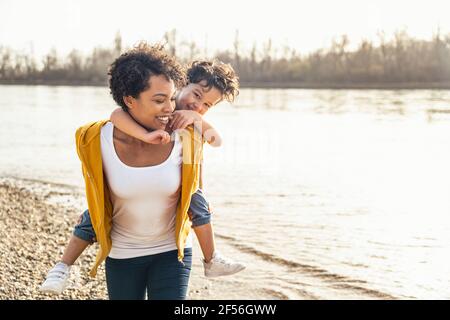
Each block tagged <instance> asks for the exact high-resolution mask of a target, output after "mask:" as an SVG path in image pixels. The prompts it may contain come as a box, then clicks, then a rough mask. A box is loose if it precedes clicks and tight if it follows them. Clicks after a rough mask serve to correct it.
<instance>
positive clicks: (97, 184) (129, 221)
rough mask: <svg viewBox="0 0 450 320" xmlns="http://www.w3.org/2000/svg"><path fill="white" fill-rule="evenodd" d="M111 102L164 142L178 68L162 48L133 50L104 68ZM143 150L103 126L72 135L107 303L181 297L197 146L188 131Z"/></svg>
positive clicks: (102, 123)
mask: <svg viewBox="0 0 450 320" xmlns="http://www.w3.org/2000/svg"><path fill="white" fill-rule="evenodd" d="M109 75H110V80H109V86H110V89H111V94H112V96H113V98H114V100H115V102H116V103H117V104H118V105H120V106H121V107H122V108H123V109H124V110H125V111H127V112H128V113H129V114H130V116H131V117H133V119H134V120H135V121H136V122H137V123H139V124H141V125H142V126H143V127H145V128H147V129H148V130H155V131H157V132H158V133H159V138H160V139H161V141H163V142H168V141H169V139H170V136H169V133H167V132H165V131H164V130H165V128H166V125H167V124H168V122H169V116H170V114H171V113H172V112H173V110H174V107H175V105H174V95H175V88H176V87H181V86H183V84H184V73H183V70H182V68H181V67H180V65H179V64H178V63H177V62H176V61H175V60H174V58H173V57H171V56H169V55H168V54H167V53H166V52H165V51H164V50H163V49H162V48H161V47H158V46H153V47H151V46H148V45H146V44H140V45H138V46H137V47H135V48H134V49H132V50H130V51H128V52H126V53H124V54H122V55H121V56H120V57H119V58H117V59H116V61H114V63H113V64H112V65H111V69H110V72H109ZM173 137H174V139H173V140H174V141H173V142H169V143H163V144H148V143H144V142H142V141H140V140H138V139H136V138H133V137H131V136H129V135H127V134H125V133H124V132H121V131H120V130H118V129H117V128H115V127H114V126H113V125H112V123H110V122H108V121H99V122H95V123H91V124H88V125H86V126H83V127H81V128H79V129H78V130H77V133H76V139H77V152H78V155H79V157H80V160H81V162H82V165H83V175H84V178H85V182H86V195H87V200H88V206H89V212H90V216H91V220H92V225H93V227H94V230H95V234H96V237H97V241H98V242H99V245H100V249H99V252H98V254H97V259H96V263H95V266H94V268H93V270H92V272H91V274H92V275H95V273H96V270H97V268H98V266H99V264H100V263H102V261H104V260H105V259H106V263H105V270H106V281H107V287H108V295H109V297H110V299H144V298H145V294H146V293H147V295H148V298H150V299H184V298H185V297H186V293H187V287H188V282H189V275H190V270H191V264H192V260H191V259H192V244H191V238H190V236H189V231H190V227H191V225H190V221H189V217H188V214H187V211H188V208H189V204H190V199H191V196H192V194H193V193H195V191H196V190H197V189H198V183H199V164H200V159H201V155H202V140H201V136H200V135H199V134H196V131H194V130H193V129H192V128H189V129H188V130H187V131H184V132H183V133H182V136H179V135H176V134H174V135H173Z"/></svg>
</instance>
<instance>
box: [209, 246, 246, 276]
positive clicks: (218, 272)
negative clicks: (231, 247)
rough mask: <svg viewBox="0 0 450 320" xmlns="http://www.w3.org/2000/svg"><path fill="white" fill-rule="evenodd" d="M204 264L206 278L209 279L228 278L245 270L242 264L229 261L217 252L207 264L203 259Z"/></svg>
mask: <svg viewBox="0 0 450 320" xmlns="http://www.w3.org/2000/svg"><path fill="white" fill-rule="evenodd" d="M202 262H203V267H204V268H205V276H206V277H209V278H212V277H220V276H228V275H230V274H235V273H237V272H239V271H242V270H244V269H245V265H243V264H242V263H239V262H234V261H232V260H229V259H227V258H226V257H224V256H221V255H220V254H219V253H216V252H214V255H213V257H212V259H211V261H209V262H205V260H203V259H202Z"/></svg>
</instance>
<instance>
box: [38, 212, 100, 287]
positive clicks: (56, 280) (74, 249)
mask: <svg viewBox="0 0 450 320" xmlns="http://www.w3.org/2000/svg"><path fill="white" fill-rule="evenodd" d="M94 241H95V232H94V229H93V227H92V223H91V218H90V216H89V211H88V210H86V211H85V212H84V213H83V214H82V216H81V220H80V222H79V223H78V224H77V225H76V226H75V229H74V232H73V235H72V237H71V238H70V240H69V244H68V245H67V246H66V249H65V250H64V254H63V256H62V258H61V261H60V262H58V263H57V264H56V265H55V266H54V267H53V268H52V269H50V271H49V272H48V274H47V276H46V278H45V281H44V282H43V283H42V285H41V286H40V288H39V290H40V291H42V292H48V293H56V294H60V293H62V292H63V291H64V289H65V288H66V287H67V286H68V284H69V278H70V268H71V266H72V265H73V264H74V262H75V261H76V260H77V259H78V257H79V256H80V255H81V253H83V251H84V250H85V249H86V247H87V246H89V245H90V244H91V243H93V242H94Z"/></svg>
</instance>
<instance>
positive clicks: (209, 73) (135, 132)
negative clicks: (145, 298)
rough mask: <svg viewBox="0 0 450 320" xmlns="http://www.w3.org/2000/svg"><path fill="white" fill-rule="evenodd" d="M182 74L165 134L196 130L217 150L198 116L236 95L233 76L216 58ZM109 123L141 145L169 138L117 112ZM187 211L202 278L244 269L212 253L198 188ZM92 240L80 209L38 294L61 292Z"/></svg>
mask: <svg viewBox="0 0 450 320" xmlns="http://www.w3.org/2000/svg"><path fill="white" fill-rule="evenodd" d="M187 75H188V85H187V86H185V87H184V88H183V89H181V91H180V92H179V94H178V95H177V97H176V99H175V103H176V111H175V112H174V113H173V116H172V118H171V119H170V122H169V123H168V127H166V130H168V131H175V130H177V129H184V128H186V127H187V126H188V125H191V124H194V125H195V127H196V128H197V129H198V128H200V130H201V132H202V134H203V137H204V140H206V141H207V142H208V143H209V144H210V145H212V146H215V147H218V146H220V145H221V138H220V135H219V134H218V132H217V131H216V130H215V129H214V128H213V127H212V126H211V125H210V124H209V123H208V122H207V121H205V120H204V119H203V118H202V115H204V114H205V113H206V112H208V110H209V109H210V108H211V107H213V106H214V105H216V104H218V103H219V102H221V101H223V100H227V101H229V102H232V101H233V100H234V98H235V97H236V96H237V95H238V93H239V90H238V88H239V82H238V77H237V76H236V74H235V72H234V70H233V69H232V67H231V66H230V65H227V64H224V63H222V62H219V61H216V60H215V61H212V62H210V61H200V62H199V61H197V62H193V63H192V64H191V66H190V68H189V69H188V74H187ZM111 121H112V122H113V124H114V125H115V126H117V127H118V128H119V129H120V130H121V131H123V132H125V133H127V134H129V135H130V136H133V137H135V138H138V139H140V140H142V141H144V142H147V143H153V144H158V143H168V142H170V136H169V135H168V134H167V132H166V131H163V130H156V131H152V132H148V131H147V130H146V129H145V128H143V127H141V126H140V125H139V124H138V123H137V122H135V121H134V120H133V119H132V118H131V116H130V115H129V114H128V113H127V112H125V111H124V110H122V109H120V108H117V109H116V110H115V111H114V112H113V113H112V114H111ZM200 186H201V183H200ZM189 213H190V217H191V220H192V227H193V229H194V232H195V234H196V236H197V239H198V242H199V244H200V248H201V250H202V252H203V256H204V259H203V260H202V262H203V266H204V273H205V276H206V277H217V276H223V275H231V274H234V273H237V272H239V271H241V270H243V269H244V268H245V266H244V265H243V264H241V263H237V262H233V261H231V260H229V259H227V258H226V257H224V256H222V255H220V254H219V253H218V252H217V251H216V249H215V242H214V233H213V229H212V224H211V212H210V209H209V204H208V202H207V201H206V199H205V197H204V195H203V192H202V190H201V189H199V190H197V192H196V193H195V194H194V195H193V196H192V198H191V205H190V208H189ZM93 242H95V233H94V230H93V227H92V224H91V220H90V216H89V212H88V210H86V211H85V212H84V213H83V214H82V216H81V217H80V221H79V223H78V224H77V225H76V226H75V230H74V232H73V235H72V237H71V239H70V240H69V244H68V245H67V247H66V249H65V251H64V254H63V256H62V258H61V261H60V262H58V263H57V264H56V265H55V266H54V267H53V268H52V269H51V270H50V271H49V273H48V274H47V277H46V279H45V281H44V283H43V284H42V285H41V287H40V291H43V292H50V293H57V294H59V293H62V292H63V291H64V289H65V288H66V287H67V285H68V280H69V277H70V268H71V266H72V265H73V264H74V263H75V261H76V260H77V259H78V257H79V256H80V255H81V254H82V252H83V251H84V250H85V249H86V248H87V247H88V246H89V245H90V244H92V243H93Z"/></svg>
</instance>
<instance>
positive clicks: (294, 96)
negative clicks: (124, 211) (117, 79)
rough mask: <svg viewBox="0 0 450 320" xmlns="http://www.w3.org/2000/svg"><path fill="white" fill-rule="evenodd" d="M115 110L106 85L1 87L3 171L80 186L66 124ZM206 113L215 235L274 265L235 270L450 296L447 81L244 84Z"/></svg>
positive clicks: (287, 282) (315, 285) (373, 291)
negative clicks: (413, 86)
mask: <svg viewBox="0 0 450 320" xmlns="http://www.w3.org/2000/svg"><path fill="white" fill-rule="evenodd" d="M114 108H115V106H114V103H113V100H112V99H111V97H110V96H109V92H108V89H107V88H102V87H47V86H0V118H1V124H2V125H1V126H0V176H13V177H19V178H25V179H36V180H43V181H48V182H55V183H64V184H68V185H74V186H77V187H79V188H80V190H81V189H82V188H83V181H82V177H81V171H80V163H79V160H78V157H77V155H76V151H75V143H74V134H75V130H76V129H77V127H79V126H80V125H82V124H84V123H87V122H90V121H94V120H98V119H104V118H108V117H109V114H110V112H111V111H112V110H113V109H114ZM207 118H208V120H209V121H210V122H211V123H212V124H214V125H215V126H216V127H217V129H218V130H219V131H220V132H221V134H222V136H223V139H224V145H223V146H222V147H221V148H215V149H214V148H211V147H208V146H206V147H205V172H204V175H205V189H206V192H207V195H208V198H209V199H210V201H211V203H212V206H213V208H214V211H215V214H214V223H215V226H216V232H217V234H218V237H220V238H221V239H224V240H226V241H228V242H229V243H230V244H232V245H234V246H235V247H236V248H238V249H241V250H243V251H245V252H247V253H251V254H254V255H256V256H258V257H259V258H263V259H265V260H266V261H267V262H268V263H270V264H273V268H268V269H265V270H259V272H255V273H254V274H253V275H250V274H249V275H248V276H247V279H244V280H246V281H262V282H264V283H267V285H268V286H271V287H272V289H273V290H275V291H277V292H281V293H283V294H285V295H286V296H287V297H289V298H295V297H296V293H305V292H307V293H308V294H311V295H312V296H314V297H316V298H334V297H337V298H339V297H342V296H343V295H342V294H341V293H345V292H352V293H356V296H358V295H359V296H361V297H362V298H371V297H382V298H383V297H384V298H401V299H450V255H449V252H450V217H449V215H450V165H449V164H450V91H448V90H434V91H433V90H397V91H388V90H385V91H383V90H300V89H287V90H281V89H280V90H279V89H277V90H267V89H242V90H241V94H240V96H239V97H238V99H237V101H236V103H235V104H234V105H229V104H226V103H223V104H222V105H219V106H216V107H214V108H213V109H212V110H211V111H210V113H209V114H208V115H207ZM248 268H249V269H252V268H253V269H258V265H256V264H255V265H250V266H249V267H248ZM280 268H285V270H287V271H286V272H279V270H281V269H280ZM244 280H243V281H244ZM344 296H345V295H344ZM353 296H355V295H353Z"/></svg>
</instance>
